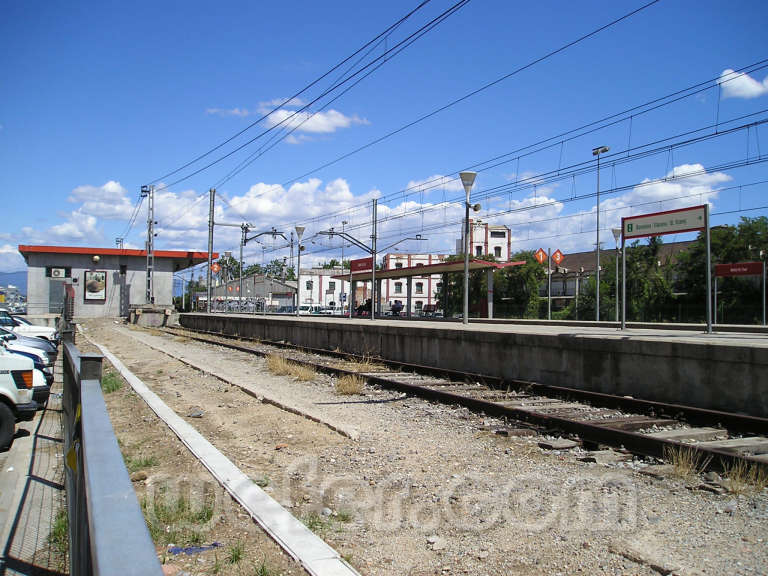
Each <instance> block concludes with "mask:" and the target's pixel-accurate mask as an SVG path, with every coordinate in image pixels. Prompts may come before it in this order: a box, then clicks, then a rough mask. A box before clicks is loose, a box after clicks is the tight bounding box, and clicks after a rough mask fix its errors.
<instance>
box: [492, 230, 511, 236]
mask: <svg viewBox="0 0 768 576" xmlns="http://www.w3.org/2000/svg"><path fill="white" fill-rule="evenodd" d="M506 237H507V234H506V232H503V231H501V230H492V231H491V238H506Z"/></svg>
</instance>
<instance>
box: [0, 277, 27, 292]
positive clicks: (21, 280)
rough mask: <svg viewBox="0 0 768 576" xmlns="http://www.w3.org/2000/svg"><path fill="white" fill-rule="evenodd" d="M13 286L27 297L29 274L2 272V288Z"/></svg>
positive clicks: (0, 280) (0, 278) (0, 283)
mask: <svg viewBox="0 0 768 576" xmlns="http://www.w3.org/2000/svg"><path fill="white" fill-rule="evenodd" d="M8 284H13V285H14V286H16V288H18V289H19V292H21V293H22V294H24V296H26V295H27V272H26V271H24V272H0V286H8Z"/></svg>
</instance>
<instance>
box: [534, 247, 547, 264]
mask: <svg viewBox="0 0 768 576" xmlns="http://www.w3.org/2000/svg"><path fill="white" fill-rule="evenodd" d="M533 257H534V258H536V260H538V261H539V264H544V262H546V261H547V253H546V252H544V248H539V249H538V250H536V252H535V253H534V255H533Z"/></svg>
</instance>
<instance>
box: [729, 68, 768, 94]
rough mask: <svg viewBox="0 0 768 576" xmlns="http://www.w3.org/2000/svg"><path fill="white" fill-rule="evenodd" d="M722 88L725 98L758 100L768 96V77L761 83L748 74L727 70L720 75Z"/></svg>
mask: <svg viewBox="0 0 768 576" xmlns="http://www.w3.org/2000/svg"><path fill="white" fill-rule="evenodd" d="M720 86H721V87H722V97H723V98H758V97H759V96H763V95H764V94H768V76H766V77H765V79H763V81H762V82H759V81H758V80H755V79H754V78H752V77H751V76H749V75H748V74H744V73H743V72H740V73H736V72H734V71H733V70H731V69H730V68H727V69H725V70H723V73H722V74H721V75H720Z"/></svg>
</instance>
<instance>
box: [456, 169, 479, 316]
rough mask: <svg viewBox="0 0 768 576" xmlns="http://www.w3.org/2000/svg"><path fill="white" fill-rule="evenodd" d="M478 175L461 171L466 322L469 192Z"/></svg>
mask: <svg viewBox="0 0 768 576" xmlns="http://www.w3.org/2000/svg"><path fill="white" fill-rule="evenodd" d="M476 177H477V172H459V178H461V184H462V185H463V186H464V193H465V194H466V197H465V201H464V316H463V318H462V322H463V323H464V324H468V323H469V208H470V204H469V192H470V190H472V185H473V184H474V183H475V178H476ZM478 209H479V206H478Z"/></svg>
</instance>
